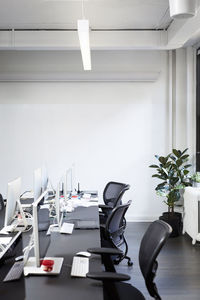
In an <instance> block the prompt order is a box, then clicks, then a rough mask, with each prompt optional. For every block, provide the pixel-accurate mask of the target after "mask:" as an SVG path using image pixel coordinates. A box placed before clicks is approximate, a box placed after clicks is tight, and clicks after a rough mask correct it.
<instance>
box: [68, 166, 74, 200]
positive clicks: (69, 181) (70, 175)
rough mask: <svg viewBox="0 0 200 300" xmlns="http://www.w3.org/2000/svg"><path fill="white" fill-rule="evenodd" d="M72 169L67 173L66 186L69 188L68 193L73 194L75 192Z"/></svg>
mask: <svg viewBox="0 0 200 300" xmlns="http://www.w3.org/2000/svg"><path fill="white" fill-rule="evenodd" d="M72 175H73V174H72V168H70V169H67V171H66V186H67V193H68V194H71V193H72V192H73V178H72V177H73V176H72Z"/></svg>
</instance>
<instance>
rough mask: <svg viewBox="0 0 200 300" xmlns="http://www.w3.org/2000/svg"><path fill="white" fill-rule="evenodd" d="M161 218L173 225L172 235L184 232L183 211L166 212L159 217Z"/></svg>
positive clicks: (175, 235)
mask: <svg viewBox="0 0 200 300" xmlns="http://www.w3.org/2000/svg"><path fill="white" fill-rule="evenodd" d="M159 220H162V221H164V222H166V223H168V224H169V225H170V226H171V227H172V233H171V234H170V237H177V236H179V235H180V234H181V233H182V229H183V222H182V215H181V213H177V212H174V213H169V212H164V213H163V214H162V216H160V217H159Z"/></svg>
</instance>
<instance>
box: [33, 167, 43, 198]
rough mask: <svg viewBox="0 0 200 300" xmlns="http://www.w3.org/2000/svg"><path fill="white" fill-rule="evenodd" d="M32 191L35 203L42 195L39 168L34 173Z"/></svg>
mask: <svg viewBox="0 0 200 300" xmlns="http://www.w3.org/2000/svg"><path fill="white" fill-rule="evenodd" d="M33 191H34V201H36V200H37V199H38V198H39V197H40V195H41V193H42V169H41V168H38V169H36V170H35V171H34V182H33Z"/></svg>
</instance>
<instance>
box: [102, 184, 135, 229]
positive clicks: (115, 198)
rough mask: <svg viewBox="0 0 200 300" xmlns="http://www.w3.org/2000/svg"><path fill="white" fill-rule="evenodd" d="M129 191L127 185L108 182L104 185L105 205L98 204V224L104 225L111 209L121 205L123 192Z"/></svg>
mask: <svg viewBox="0 0 200 300" xmlns="http://www.w3.org/2000/svg"><path fill="white" fill-rule="evenodd" d="M129 189H130V185H129V184H125V183H120V182H115V181H110V182H108V183H107V184H106V186H105V189H104V191H103V201H104V203H105V204H100V205H99V208H100V209H101V211H100V213H99V217H100V224H105V222H106V219H107V217H108V216H109V214H110V213H111V212H112V210H113V208H115V207H116V206H118V205H120V204H122V201H121V199H122V196H123V194H124V193H125V191H127V190H129Z"/></svg>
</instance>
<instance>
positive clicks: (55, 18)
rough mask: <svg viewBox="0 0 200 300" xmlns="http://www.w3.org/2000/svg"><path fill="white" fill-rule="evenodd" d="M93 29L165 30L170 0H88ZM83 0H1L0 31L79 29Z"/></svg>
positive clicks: (86, 7) (87, 10) (89, 16)
mask: <svg viewBox="0 0 200 300" xmlns="http://www.w3.org/2000/svg"><path fill="white" fill-rule="evenodd" d="M84 12H85V17H86V18H88V19H89V21H90V27H91V28H92V29H166V28H168V26H169V24H170V23H171V19H170V16H169V1H168V0H85V1H84ZM80 18H82V2H81V1H80V0H0V29H10V28H12V29H76V23H77V19H80Z"/></svg>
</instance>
